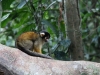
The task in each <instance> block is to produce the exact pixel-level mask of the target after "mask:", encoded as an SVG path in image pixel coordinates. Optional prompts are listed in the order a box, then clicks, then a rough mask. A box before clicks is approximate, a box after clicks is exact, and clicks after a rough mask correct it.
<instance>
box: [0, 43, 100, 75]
mask: <svg viewBox="0 0 100 75" xmlns="http://www.w3.org/2000/svg"><path fill="white" fill-rule="evenodd" d="M0 75H100V63H94V62H88V61H59V60H53V59H45V58H39V57H32V56H29V55H27V54H25V53H23V52H21V51H20V50H18V49H15V48H10V47H7V46H4V45H1V44H0Z"/></svg>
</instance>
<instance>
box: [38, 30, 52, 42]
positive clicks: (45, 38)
mask: <svg viewBox="0 0 100 75" xmlns="http://www.w3.org/2000/svg"><path fill="white" fill-rule="evenodd" d="M40 37H41V38H42V39H43V40H44V41H45V42H47V41H48V40H49V39H50V34H49V33H48V32H46V31H42V32H40Z"/></svg>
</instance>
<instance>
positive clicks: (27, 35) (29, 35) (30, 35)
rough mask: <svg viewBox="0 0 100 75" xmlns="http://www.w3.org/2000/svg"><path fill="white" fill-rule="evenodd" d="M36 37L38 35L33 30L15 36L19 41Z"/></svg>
mask: <svg viewBox="0 0 100 75" xmlns="http://www.w3.org/2000/svg"><path fill="white" fill-rule="evenodd" d="M38 37H39V35H38V33H35V32H25V33H23V34H21V35H20V36H19V37H18V38H17V41H21V40H32V39H36V38H38Z"/></svg>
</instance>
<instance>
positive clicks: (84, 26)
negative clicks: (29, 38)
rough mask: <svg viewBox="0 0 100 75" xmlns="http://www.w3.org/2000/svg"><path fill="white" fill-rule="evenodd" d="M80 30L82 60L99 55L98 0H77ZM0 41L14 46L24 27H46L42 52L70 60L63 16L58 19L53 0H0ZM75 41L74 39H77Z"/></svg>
mask: <svg viewBox="0 0 100 75" xmlns="http://www.w3.org/2000/svg"><path fill="white" fill-rule="evenodd" d="M79 8H80V15H81V32H82V40H83V47H84V57H85V59H86V60H90V61H97V62H99V58H100V25H99V24H100V0H80V2H79ZM1 12H2V17H1V26H0V27H1V28H0V43H2V44H4V45H7V46H10V47H15V40H16V38H17V37H18V36H19V35H20V34H21V33H23V32H26V31H41V30H46V31H48V32H49V33H50V34H51V38H50V41H49V43H47V44H46V45H45V46H44V47H43V53H45V54H49V55H50V56H52V57H54V58H55V59H59V60H70V53H69V51H68V47H69V46H70V43H71V41H70V40H69V39H68V37H67V30H66V29H67V28H66V27H67V26H66V25H65V23H64V19H62V20H61V21H60V20H59V15H60V12H59V1H57V0H33V1H32V0H2V11H1ZM77 44H78V43H77Z"/></svg>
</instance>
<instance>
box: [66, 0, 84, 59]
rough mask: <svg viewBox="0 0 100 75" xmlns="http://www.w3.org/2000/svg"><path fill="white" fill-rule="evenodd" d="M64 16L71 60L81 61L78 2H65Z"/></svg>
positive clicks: (71, 0) (81, 48) (68, 0)
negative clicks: (69, 41)
mask: <svg viewBox="0 0 100 75" xmlns="http://www.w3.org/2000/svg"><path fill="white" fill-rule="evenodd" d="M65 9H66V16H67V30H68V37H69V39H70V40H71V46H70V52H71V56H72V60H83V59H84V55H83V47H82V37H81V31H80V20H81V19H80V14H79V8H78V0H66V8H65Z"/></svg>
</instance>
